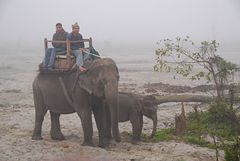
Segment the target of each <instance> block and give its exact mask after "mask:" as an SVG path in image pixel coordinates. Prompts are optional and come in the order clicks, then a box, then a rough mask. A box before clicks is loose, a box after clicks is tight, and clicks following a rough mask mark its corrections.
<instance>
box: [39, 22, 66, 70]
mask: <svg viewBox="0 0 240 161" xmlns="http://www.w3.org/2000/svg"><path fill="white" fill-rule="evenodd" d="M67 34H68V33H67V32H66V31H64V29H63V27H62V24H61V23H57V24H56V33H54V35H53V38H52V40H53V41H66V37H67ZM52 46H53V48H48V49H47V51H46V53H45V58H44V61H43V67H44V68H47V69H52V68H53V65H54V63H55V57H56V54H59V53H58V52H64V51H66V44H65V43H55V42H53V43H52Z"/></svg>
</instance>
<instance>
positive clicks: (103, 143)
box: [93, 103, 111, 148]
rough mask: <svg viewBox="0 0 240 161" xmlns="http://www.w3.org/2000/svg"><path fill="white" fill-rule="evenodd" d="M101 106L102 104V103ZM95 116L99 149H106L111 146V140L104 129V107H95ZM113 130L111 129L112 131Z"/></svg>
mask: <svg viewBox="0 0 240 161" xmlns="http://www.w3.org/2000/svg"><path fill="white" fill-rule="evenodd" d="M100 104H101V103H100ZM93 114H94V118H95V121H96V124H97V129H98V135H99V147H102V148H105V147H107V146H108V145H109V139H108V137H107V131H106V129H105V128H104V121H105V114H104V109H103V107H102V106H99V105H98V106H94V107H93ZM110 130H111V129H110Z"/></svg>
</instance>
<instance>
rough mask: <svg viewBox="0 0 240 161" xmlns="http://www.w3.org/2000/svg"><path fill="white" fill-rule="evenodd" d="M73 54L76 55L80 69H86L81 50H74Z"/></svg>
mask: <svg viewBox="0 0 240 161" xmlns="http://www.w3.org/2000/svg"><path fill="white" fill-rule="evenodd" d="M72 53H73V55H74V56H75V57H76V64H77V65H78V66H79V70H80V71H85V70H86V69H85V68H84V67H83V53H82V51H80V50H72Z"/></svg>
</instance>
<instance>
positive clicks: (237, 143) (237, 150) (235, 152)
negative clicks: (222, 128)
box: [224, 137, 240, 161]
mask: <svg viewBox="0 0 240 161" xmlns="http://www.w3.org/2000/svg"><path fill="white" fill-rule="evenodd" d="M224 153H225V155H224V159H225V160H226V161H239V160H240V138H239V137H237V138H235V139H234V142H233V143H231V144H227V145H225V148H224Z"/></svg>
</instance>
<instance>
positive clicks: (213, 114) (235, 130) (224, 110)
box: [208, 102, 240, 139]
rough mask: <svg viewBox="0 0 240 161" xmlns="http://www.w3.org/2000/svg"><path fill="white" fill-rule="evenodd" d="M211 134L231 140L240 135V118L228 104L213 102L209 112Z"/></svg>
mask: <svg viewBox="0 0 240 161" xmlns="http://www.w3.org/2000/svg"><path fill="white" fill-rule="evenodd" d="M208 121H209V129H211V130H209V132H210V133H213V134H214V135H216V136H218V137H223V138H227V139H231V138H232V137H234V136H237V135H239V134H240V118H239V117H238V116H237V112H236V110H234V109H233V108H230V105H229V104H227V103H226V102H212V103H211V104H210V108H209V110H208Z"/></svg>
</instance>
